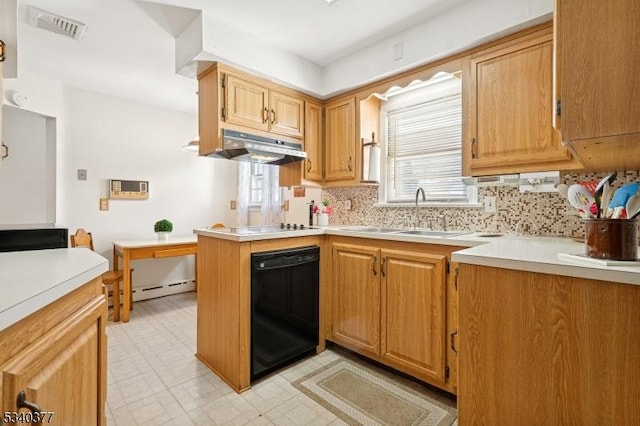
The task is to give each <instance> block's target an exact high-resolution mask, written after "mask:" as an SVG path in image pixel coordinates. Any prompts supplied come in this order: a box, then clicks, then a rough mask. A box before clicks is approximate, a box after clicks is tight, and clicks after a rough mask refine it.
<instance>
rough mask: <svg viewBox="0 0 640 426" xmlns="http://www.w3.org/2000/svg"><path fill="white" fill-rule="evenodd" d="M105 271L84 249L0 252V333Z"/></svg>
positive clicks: (104, 261) (96, 257)
mask: <svg viewBox="0 0 640 426" xmlns="http://www.w3.org/2000/svg"><path fill="white" fill-rule="evenodd" d="M108 268H109V263H108V261H107V259H105V258H104V257H102V256H100V255H99V254H97V253H95V252H93V251H91V250H89V249H87V248H72V249H50V250H33V251H19V252H8V253H0V331H2V330H4V329H5V328H7V327H9V326H11V325H12V324H14V323H16V322H18V321H20V320H21V319H23V318H25V317H27V316H28V315H30V314H32V313H34V312H36V311H37V310H39V309H41V308H43V307H45V306H46V305H48V304H50V303H51V302H53V301H55V300H57V299H59V298H60V297H62V296H64V295H66V294H68V293H69V292H71V291H73V290H75V289H76V288H78V287H80V286H82V285H83V284H85V283H87V282H88V281H91V280H92V279H94V278H95V277H97V276H99V275H100V274H102V273H103V272H106V271H107V269H108Z"/></svg>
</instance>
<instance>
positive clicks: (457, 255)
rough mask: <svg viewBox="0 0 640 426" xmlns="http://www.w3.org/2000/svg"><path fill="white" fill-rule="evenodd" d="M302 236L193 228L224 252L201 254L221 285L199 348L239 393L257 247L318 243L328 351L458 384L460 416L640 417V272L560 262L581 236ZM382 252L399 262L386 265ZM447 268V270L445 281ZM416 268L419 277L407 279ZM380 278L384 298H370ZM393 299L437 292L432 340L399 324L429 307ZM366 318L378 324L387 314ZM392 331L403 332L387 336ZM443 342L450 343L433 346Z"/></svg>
mask: <svg viewBox="0 0 640 426" xmlns="http://www.w3.org/2000/svg"><path fill="white" fill-rule="evenodd" d="M296 232H297V233H295V232H292V233H291V234H287V235H286V236H284V235H282V234H279V235H277V236H275V235H272V236H270V237H269V236H265V235H260V236H257V235H242V236H230V235H228V234H227V235H225V234H223V233H216V232H215V231H213V230H200V231H198V230H196V233H199V237H198V238H199V255H203V256H209V257H211V258H212V259H213V262H210V261H207V260H204V259H205V258H204V257H203V261H202V262H200V263H201V264H202V268H203V269H202V270H201V271H200V272H202V273H203V274H204V275H202V277H203V278H202V279H203V280H209V283H207V282H205V281H203V285H205V286H206V285H212V286H213V289H212V290H210V291H208V293H203V294H202V295H198V330H199V332H198V356H199V357H200V359H203V361H204V362H205V363H207V364H208V365H209V366H210V367H212V369H213V370H214V371H216V372H217V373H218V374H220V375H221V376H222V374H221V370H222V369H223V366H225V367H224V368H226V369H228V370H230V371H234V374H235V376H233V377H235V378H236V380H237V379H238V378H239V379H242V380H244V382H239V381H238V382H235V383H243V386H244V387H242V386H238V385H233V384H232V383H233V382H232V380H230V379H229V378H227V379H225V380H227V382H228V383H230V384H232V387H234V389H236V390H242V389H246V387H248V386H249V356H250V355H249V351H250V347H249V335H248V333H249V328H248V324H249V318H248V316H249V314H248V312H249V300H250V298H249V289H250V286H249V284H250V283H249V275H250V274H249V261H248V259H249V257H250V254H251V252H255V251H262V250H273V249H278V248H281V247H296V246H300V245H306V244H308V243H313V244H318V245H319V246H320V247H321V266H320V276H321V286H320V294H321V296H320V305H321V306H320V313H321V325H320V328H321V333H320V344H319V346H318V350H321V349H322V348H323V347H324V340H330V341H334V342H336V343H338V344H340V345H342V346H345V347H348V348H350V349H352V350H355V351H357V352H359V353H362V354H364V355H365V356H367V357H369V358H371V359H374V360H376V361H379V362H383V363H386V364H388V365H390V366H393V367H394V368H396V369H399V370H400V371H404V372H406V373H407V374H410V375H412V376H414V377H418V378H420V379H421V380H424V381H427V382H429V383H431V384H434V385H435V386H438V387H440V388H442V389H445V390H447V391H448V392H451V393H457V395H458V402H459V413H460V419H461V424H475V423H485V424H514V423H518V422H519V421H522V420H523V419H524V423H527V421H528V420H530V421H531V422H533V423H542V424H552V423H553V424H555V423H554V422H556V423H557V422H561V421H566V422H569V423H570V421H569V420H567V419H573V418H576V419H580V420H581V421H582V422H583V423H585V424H590V422H591V420H590V419H592V418H593V419H595V420H594V424H596V423H600V424H603V423H604V424H606V423H609V424H625V422H626V424H632V423H633V422H635V421H636V420H637V419H638V417H637V416H638V410H637V409H636V408H634V407H635V405H634V404H635V401H637V400H638V398H640V392H639V389H640V388H639V386H640V385H639V383H640V370H639V366H640V358H639V357H640V355H639V354H640V343H639V342H640V334H639V333H640V332H639V331H638V330H639V329H640V328H638V327H636V326H635V325H636V324H638V323H640V309H638V306H640V267H636V266H603V265H599V264H594V263H588V262H580V261H568V260H563V259H561V258H559V257H558V254H560V253H565V254H580V253H582V252H583V251H584V245H583V244H582V243H580V242H576V241H574V240H572V239H570V238H560V237H530V236H510V235H505V236H500V237H486V236H483V234H476V233H466V234H462V235H456V236H450V237H447V238H442V237H435V236H421V235H412V234H408V233H398V232H380V231H379V230H375V229H371V230H369V231H368V230H367V229H365V227H362V229H358V227H348V228H346V227H339V226H333V227H326V228H324V229H320V230H305V231H296ZM310 232H313V233H314V235H305V233H310ZM289 235H290V237H289ZM309 238H312V239H311V240H308V239H309ZM201 243H202V247H201ZM260 244H263V246H262V247H261V246H260ZM425 256H426V257H425ZM385 257H386V259H387V262H397V263H396V264H395V265H394V264H393V263H381V262H382V259H383V258H385ZM241 259H243V260H241ZM441 262H444V263H441ZM336 265H342V266H336ZM351 265H353V267H351ZM390 266H400V267H401V269H397V270H396V272H397V271H404V272H402V274H403V275H401V276H403V277H405V278H403V279H402V280H399V281H395V280H392V278H390V277H388V276H385V277H382V273H383V271H384V272H386V273H388V272H389V271H390V270H389V269H388V268H389V267H390ZM205 268H207V269H208V270H207V271H205V270H204V269H205ZM336 268H337V269H336ZM412 268H415V269H412ZM446 270H450V271H451V272H450V274H447V275H446V278H443V279H444V281H437V280H436V278H437V277H441V276H443V275H441V274H444V272H443V271H446ZM409 271H415V272H416V273H415V274H414V273H413V272H412V273H410V274H409V275H407V274H406V273H408V272H409ZM205 272H206V274H205ZM405 272H406V273H405ZM392 273H393V271H392ZM418 274H422V275H421V277H422V278H421V279H418V280H417V281H416V282H415V283H414V282H413V280H409V278H411V277H417V276H418ZM205 275H208V276H209V278H205ZM390 280H391V281H390ZM340 282H342V283H343V284H345V283H348V282H349V283H353V285H354V288H355V287H356V286H359V288H360V289H361V290H357V291H356V293H357V292H360V291H366V294H367V296H366V297H364V296H362V294H363V293H362V294H361V293H358V294H361V295H360V296H359V297H358V300H361V301H364V300H372V301H373V303H372V304H370V305H362V306H364V308H363V307H362V306H361V305H360V304H357V303H356V304H351V302H349V301H350V300H352V299H351V298H350V297H351V296H349V294H350V293H349V292H350V289H349V288H348V287H347V286H345V285H340V284H339V283H340ZM419 282H426V283H428V286H429V287H428V288H429V290H428V291H425V290H421V287H420V286H419V285H418V284H419ZM436 282H442V283H443V284H441V285H444V287H439V286H434V283H436ZM363 283H366V285H364V286H363ZM403 283H405V284H408V287H407V286H406V285H405V284H403ZM439 285H440V284H439ZM378 286H379V288H380V291H379V292H378V293H370V291H371V289H372V288H378ZM438 289H440V290H438ZM199 291H200V290H199ZM385 292H386V295H385ZM356 293H354V295H355V294H356ZM393 295H400V297H398V298H397V299H395V300H405V301H406V300H413V299H412V296H413V295H415V296H416V297H423V298H424V297H427V299H425V300H426V301H430V302H429V303H433V300H437V301H438V303H436V304H433V305H429V306H430V307H429V309H426V310H424V312H425V313H426V312H429V315H432V316H431V317H430V318H432V320H430V321H429V322H428V324H430V325H429V327H428V328H425V326H422V327H421V328H419V330H422V331H420V333H423V334H424V333H427V335H428V336H429V337H428V338H427V339H425V340H424V341H422V342H421V344H420V345H419V346H413V347H412V346H410V345H406V344H405V343H404V342H405V340H406V337H407V336H406V335H407V334H411V333H405V334H402V330H403V329H402V328H400V329H396V328H395V327H391V328H389V324H393V323H394V322H395V321H396V320H397V319H402V318H404V317H406V315H407V314H409V315H415V316H416V318H419V317H420V316H421V315H422V314H421V313H420V312H421V311H420V310H419V309H418V308H417V307H411V306H413V305H411V306H409V305H407V306H409V309H406V310H404V311H403V310H401V309H395V308H394V309H391V310H390V305H389V303H390V302H391V301H392V300H394V299H393V298H391V297H390V296H393ZM383 298H384V301H383ZM434 298H435V299H434ZM440 298H444V301H443V302H441V301H440V300H441V299H440ZM353 300H355V299H353ZM376 301H377V302H376ZM201 302H202V304H201ZM344 303H346V304H344ZM363 303H364V302H363ZM201 306H202V307H206V308H202V309H201ZM416 306H417V305H416ZM420 306H425V305H424V304H423V303H422V302H421V303H420ZM338 307H339V309H338ZM203 309H206V310H205V311H203V312H201V311H202V310H203ZM350 309H356V311H350ZM358 309H364V310H363V311H358ZM376 312H378V313H384V317H383V316H379V317H376V315H379V314H376ZM434 312H435V313H437V315H436V316H433V315H434ZM352 314H353V315H352ZM361 314H366V315H369V316H370V315H373V317H376V318H381V319H380V320H379V321H380V322H379V323H376V322H372V321H369V320H368V319H366V318H363V317H361V316H359V315H361ZM396 314H397V315H396ZM380 315H381V314H380ZM373 317H372V318H373ZM354 321H355V322H354ZM390 321H391V322H390ZM376 324H377V325H376ZM434 324H435V325H437V327H436V328H433V326H434ZM410 328H411V327H410ZM414 328H415V327H414ZM434 330H435V331H434ZM390 333H396V335H395V336H396V337H395V338H393V339H391V340H389V339H390V336H391V334H390ZM216 335H218V336H219V338H215V337H212V336H216ZM212 340H217V342H212ZM412 341H415V339H412ZM436 341H437V342H444V344H440V343H438V344H436V345H435V346H433V345H434V342H436ZM389 348H392V349H393V350H392V351H391V352H390V351H389ZM443 360H444V361H443ZM387 361H388V362H387ZM456 366H457V368H456ZM436 367H437V368H436ZM443 369H444V370H443ZM456 370H457V371H456ZM225 371H226V370H225ZM441 371H444V373H440V372H441ZM436 372H437V373H438V374H436ZM456 374H457V380H456ZM601 389H604V390H605V391H604V392H603V391H601ZM623 390H624V391H623ZM516 419H517V420H516ZM539 419H542V420H540V421H538V420H539Z"/></svg>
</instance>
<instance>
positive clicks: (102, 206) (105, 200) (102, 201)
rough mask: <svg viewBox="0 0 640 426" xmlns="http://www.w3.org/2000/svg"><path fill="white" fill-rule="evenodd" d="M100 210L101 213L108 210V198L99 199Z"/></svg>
mask: <svg viewBox="0 0 640 426" xmlns="http://www.w3.org/2000/svg"><path fill="white" fill-rule="evenodd" d="M100 210H102V211H106V210H109V199H108V198H100Z"/></svg>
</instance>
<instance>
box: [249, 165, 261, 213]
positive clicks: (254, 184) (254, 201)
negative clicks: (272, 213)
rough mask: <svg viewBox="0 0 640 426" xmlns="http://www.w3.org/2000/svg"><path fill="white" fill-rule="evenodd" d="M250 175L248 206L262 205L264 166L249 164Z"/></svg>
mask: <svg viewBox="0 0 640 426" xmlns="http://www.w3.org/2000/svg"><path fill="white" fill-rule="evenodd" d="M250 170H251V175H250V178H249V205H250V206H259V205H261V204H262V186H263V184H264V177H263V172H264V165H263V164H262V163H251V164H250Z"/></svg>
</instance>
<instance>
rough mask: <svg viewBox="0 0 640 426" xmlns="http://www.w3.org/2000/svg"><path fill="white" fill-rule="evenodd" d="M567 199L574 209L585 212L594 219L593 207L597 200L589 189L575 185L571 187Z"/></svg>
mask: <svg viewBox="0 0 640 426" xmlns="http://www.w3.org/2000/svg"><path fill="white" fill-rule="evenodd" d="M567 198H568V199H569V202H570V203H571V205H572V206H573V207H575V208H576V209H578V210H579V211H581V212H584V213H585V214H586V215H587V217H594V215H592V214H591V205H592V204H593V203H594V202H595V200H594V199H593V195H591V192H589V190H588V189H587V188H585V187H584V186H582V185H579V184H577V183H576V184H573V185H571V186H570V187H569V192H568V194H567Z"/></svg>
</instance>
